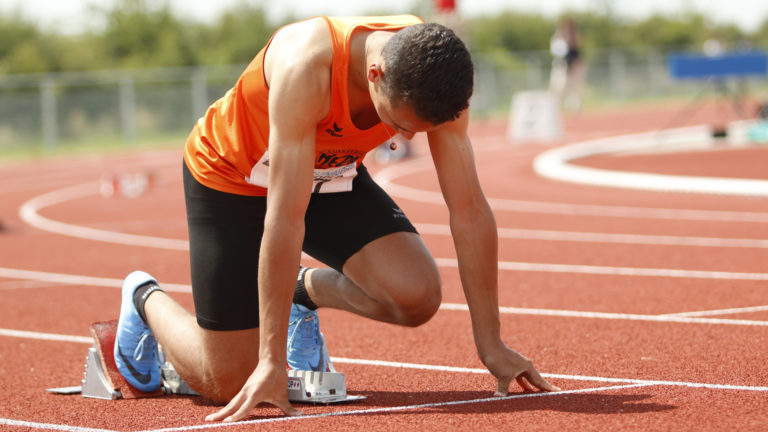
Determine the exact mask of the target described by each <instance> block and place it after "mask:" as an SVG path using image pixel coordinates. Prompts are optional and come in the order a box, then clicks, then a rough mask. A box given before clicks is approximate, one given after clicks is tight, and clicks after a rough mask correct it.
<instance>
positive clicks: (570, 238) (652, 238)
mask: <svg viewBox="0 0 768 432" xmlns="http://www.w3.org/2000/svg"><path fill="white" fill-rule="evenodd" d="M414 225H415V226H416V229H417V230H418V231H419V233H421V234H432V235H450V234H451V228H450V226H448V225H445V224H430V223H415V224H414ZM498 233H499V238H507V239H518V240H520V239H522V240H547V241H567V242H578V243H617V244H632V245H636V244H644V245H653V246H695V247H728V248H755V249H768V239H744V238H717V237H682V236H666V235H645V234H612V233H598V232H579V231H552V230H534V229H515V228H498Z"/></svg>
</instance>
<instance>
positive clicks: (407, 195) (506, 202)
mask: <svg viewBox="0 0 768 432" xmlns="http://www.w3.org/2000/svg"><path fill="white" fill-rule="evenodd" d="M500 148H501V147H498V146H494V147H489V148H486V149H485V150H486V151H490V150H498V149H500ZM431 168H432V160H431V159H430V158H429V157H423V158H418V159H412V160H409V161H405V162H401V163H398V164H395V165H392V166H390V167H387V168H384V169H383V170H381V171H380V172H379V173H377V174H376V175H375V176H374V178H375V179H376V181H377V182H378V183H379V184H380V185H381V186H382V187H383V188H384V189H386V190H387V192H388V193H389V194H390V195H392V196H393V197H398V198H403V199H408V200H411V201H416V202H422V203H427V204H438V205H445V200H444V199H443V195H442V194H441V193H440V192H437V191H431V190H424V189H417V188H414V187H409V186H403V185H400V184H397V183H394V180H395V179H397V178H399V177H402V176H405V175H408V174H414V173H417V172H422V171H427V170H429V169H431ZM488 203H489V204H490V205H491V207H492V208H493V209H494V210H497V211H509V212H517V213H539V214H554V215H566V216H596V217H615V218H630V219H662V220H693V221H717V222H754V223H768V213H759V212H740V211H724V210H690V209H672V208H654V207H630V206H610V205H595V204H569V203H554V202H546V201H526V200H514V199H505V198H488Z"/></svg>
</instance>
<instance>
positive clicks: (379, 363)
mask: <svg viewBox="0 0 768 432" xmlns="http://www.w3.org/2000/svg"><path fill="white" fill-rule="evenodd" d="M0 336H9V337H18V338H25V339H34V340H46V341H54V342H70V343H83V344H92V343H93V339H92V338H90V337H85V336H74V335H62V334H56V333H40V332H26V331H20V330H11V329H0ZM331 361H333V362H334V363H339V364H353V365H363V366H376V367H391V368H401V369H414V370H427V371H436V372H450V373H467V374H487V373H489V372H488V370H487V369H481V368H467V367H458V366H443V365H430V364H422V363H407V362H395V361H387V360H370V359H355V358H349V357H331ZM542 375H543V376H545V377H547V378H557V379H564V380H570V381H594V382H601V383H633V384H650V385H660V386H674V387H693V388H708V389H716V390H739V391H759V392H768V387H765V386H745V385H736V384H712V383H697V382H687V381H662V380H647V379H637V378H616V377H600V376H589V375H566V374H552V373H542Z"/></svg>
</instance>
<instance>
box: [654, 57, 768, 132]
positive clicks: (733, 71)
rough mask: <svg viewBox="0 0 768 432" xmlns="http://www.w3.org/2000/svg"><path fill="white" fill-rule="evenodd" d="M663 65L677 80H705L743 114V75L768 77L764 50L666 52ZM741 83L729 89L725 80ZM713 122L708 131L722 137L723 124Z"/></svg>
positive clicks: (767, 65) (767, 63)
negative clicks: (732, 90)
mask: <svg viewBox="0 0 768 432" xmlns="http://www.w3.org/2000/svg"><path fill="white" fill-rule="evenodd" d="M667 68H668V70H669V74H670V76H671V77H672V78H673V79H676V80H680V81H709V82H711V83H713V84H714V87H715V90H716V91H717V92H718V93H719V94H721V95H722V96H724V97H725V98H730V99H731V100H732V102H733V105H734V108H735V109H736V112H737V113H738V114H739V115H740V116H741V117H744V109H743V107H742V103H741V98H742V97H744V96H745V94H746V89H745V87H744V80H745V79H746V78H765V77H768V54H766V53H765V52H762V51H740V52H730V53H723V54H718V55H706V54H693V53H672V54H669V55H668V56H667ZM728 81H736V82H737V83H739V84H741V86H740V91H734V92H731V91H729V89H728V85H727V82H728ZM726 123H727V122H723V124H719V125H714V126H713V131H712V135H713V136H714V137H725V136H726V135H727V131H726V126H725V124H726Z"/></svg>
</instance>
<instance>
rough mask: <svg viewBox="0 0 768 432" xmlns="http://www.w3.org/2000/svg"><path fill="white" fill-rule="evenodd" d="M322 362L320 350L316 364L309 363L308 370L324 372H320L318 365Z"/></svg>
mask: <svg viewBox="0 0 768 432" xmlns="http://www.w3.org/2000/svg"><path fill="white" fill-rule="evenodd" d="M322 362H323V352H322V350H321V351H320V354H319V355H318V356H317V363H315V364H312V363H310V364H309V368H310V369H312V370H313V371H319V372H324V371H321V370H320V363H322Z"/></svg>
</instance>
